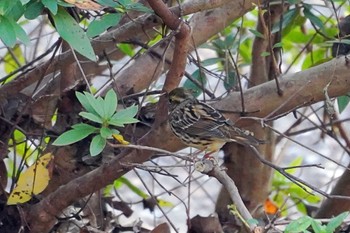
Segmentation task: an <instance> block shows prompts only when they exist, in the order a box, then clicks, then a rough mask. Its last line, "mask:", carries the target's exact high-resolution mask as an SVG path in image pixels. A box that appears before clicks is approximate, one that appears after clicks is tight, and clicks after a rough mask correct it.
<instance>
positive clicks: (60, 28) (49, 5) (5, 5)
mask: <svg viewBox="0 0 350 233" xmlns="http://www.w3.org/2000/svg"><path fill="white" fill-rule="evenodd" d="M99 3H101V4H104V5H106V6H110V7H115V9H116V10H117V12H115V13H111V14H104V15H102V16H101V17H100V18H96V19H95V20H93V21H92V22H90V23H89V25H88V29H87V31H86V32H85V31H84V30H83V29H82V28H81V26H80V25H79V22H77V21H76V19H74V18H73V17H72V16H71V15H70V14H68V12H67V10H66V9H65V8H64V7H66V6H72V5H70V4H67V3H65V2H62V1H57V0H43V1H38V0H2V1H0V39H1V40H2V42H3V43H4V44H5V45H7V46H9V47H14V46H15V45H16V42H17V39H19V40H20V41H21V42H23V43H24V44H26V45H28V44H29V37H28V35H27V34H26V32H25V31H24V29H23V28H22V26H21V25H20V24H21V23H18V20H20V19H21V17H22V16H24V17H25V18H26V19H28V20H33V19H36V18H38V17H39V16H40V15H41V14H42V13H43V12H44V11H45V9H48V10H49V14H50V16H51V17H52V19H53V21H54V26H55V28H56V30H57V32H58V34H59V35H60V36H61V37H62V38H63V39H64V40H66V41H67V42H68V43H69V45H70V46H71V47H72V48H73V49H74V50H76V51H77V52H79V53H80V54H81V55H83V56H85V57H86V58H88V59H90V60H92V61H96V55H95V53H94V50H93V48H92V46H91V42H90V40H89V38H92V37H95V36H97V35H100V34H101V33H103V32H105V31H106V30H107V29H108V28H110V27H112V26H116V25H117V24H118V23H119V20H120V18H121V16H122V15H123V14H124V13H126V12H129V11H140V12H145V13H152V10H150V9H149V8H147V7H145V6H144V5H142V4H141V3H137V2H133V1H131V0H123V1H118V2H116V1H111V0H100V1H99Z"/></svg>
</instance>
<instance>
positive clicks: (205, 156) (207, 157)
mask: <svg viewBox="0 0 350 233" xmlns="http://www.w3.org/2000/svg"><path fill="white" fill-rule="evenodd" d="M214 152H215V151H210V152H208V153H206V154H205V155H204V156H203V159H211V158H213V157H212V156H210V155H211V154H213V153H214Z"/></svg>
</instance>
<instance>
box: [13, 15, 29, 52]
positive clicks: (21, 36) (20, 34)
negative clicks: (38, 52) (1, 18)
mask: <svg viewBox="0 0 350 233" xmlns="http://www.w3.org/2000/svg"><path fill="white" fill-rule="evenodd" d="M9 21H10V23H11V25H12V28H13V29H14V30H15V34H16V37H17V38H18V39H19V40H20V41H22V42H23V43H24V44H25V45H29V43H30V40H29V37H28V35H27V33H26V32H25V31H24V29H23V28H22V27H21V26H19V25H18V23H17V22H15V21H14V20H13V19H11V18H9Z"/></svg>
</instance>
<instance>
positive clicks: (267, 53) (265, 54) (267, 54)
mask: <svg viewBox="0 0 350 233" xmlns="http://www.w3.org/2000/svg"><path fill="white" fill-rule="evenodd" d="M270 54H271V53H269V52H262V53H261V54H260V56H262V57H267V56H270Z"/></svg>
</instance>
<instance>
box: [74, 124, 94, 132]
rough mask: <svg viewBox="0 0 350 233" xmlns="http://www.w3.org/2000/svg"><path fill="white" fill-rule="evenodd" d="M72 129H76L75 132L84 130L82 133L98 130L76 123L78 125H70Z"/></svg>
mask: <svg viewBox="0 0 350 233" xmlns="http://www.w3.org/2000/svg"><path fill="white" fill-rule="evenodd" d="M72 128H73V129H76V130H84V131H97V130H98V128H96V127H95V126H92V125H89V124H85V123H78V124H75V125H72Z"/></svg>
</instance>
